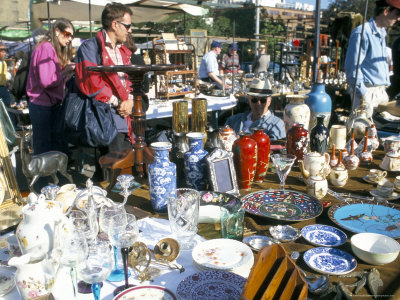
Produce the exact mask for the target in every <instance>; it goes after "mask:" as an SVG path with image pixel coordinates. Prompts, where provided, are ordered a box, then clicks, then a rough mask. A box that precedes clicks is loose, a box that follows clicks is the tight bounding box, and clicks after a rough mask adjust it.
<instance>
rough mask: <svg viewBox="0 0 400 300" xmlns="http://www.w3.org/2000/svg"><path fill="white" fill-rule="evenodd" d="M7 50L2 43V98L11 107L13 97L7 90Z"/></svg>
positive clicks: (0, 73) (0, 61)
mask: <svg viewBox="0 0 400 300" xmlns="http://www.w3.org/2000/svg"><path fill="white" fill-rule="evenodd" d="M6 54H7V48H6V46H5V45H4V44H3V43H0V98H1V99H3V102H4V104H5V105H6V106H10V103H11V96H10V92H9V91H8V88H7V63H6Z"/></svg>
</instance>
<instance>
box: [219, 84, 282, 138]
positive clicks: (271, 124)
mask: <svg viewBox="0 0 400 300" xmlns="http://www.w3.org/2000/svg"><path fill="white" fill-rule="evenodd" d="M271 96H272V90H271V84H270V83H269V81H268V79H267V80H265V81H264V80H262V79H259V78H254V79H253V81H252V83H251V85H250V90H249V92H248V93H247V99H248V101H249V106H250V110H251V111H250V112H244V113H239V114H236V115H233V116H231V117H229V118H228V120H226V123H225V125H229V127H231V128H232V129H233V130H234V131H235V133H236V134H239V132H240V131H244V132H249V133H251V132H252V129H253V128H256V127H261V128H263V129H264V132H265V133H266V134H268V136H269V138H270V139H271V140H273V141H274V140H280V139H284V138H285V137H286V131H285V125H284V123H283V121H282V120H281V119H280V118H279V117H277V116H275V115H274V114H273V112H271V111H270V110H269V106H270V105H271V100H272V97H271Z"/></svg>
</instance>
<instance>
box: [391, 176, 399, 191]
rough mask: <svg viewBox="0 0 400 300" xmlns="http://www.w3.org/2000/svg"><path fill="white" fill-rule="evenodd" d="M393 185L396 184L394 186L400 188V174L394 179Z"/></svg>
mask: <svg viewBox="0 0 400 300" xmlns="http://www.w3.org/2000/svg"><path fill="white" fill-rule="evenodd" d="M393 185H394V188H395V189H396V190H400V176H397V177H396V178H395V179H394V183H393Z"/></svg>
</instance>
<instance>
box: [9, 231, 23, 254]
mask: <svg viewBox="0 0 400 300" xmlns="http://www.w3.org/2000/svg"><path fill="white" fill-rule="evenodd" d="M7 248H8V253H9V254H10V257H14V256H21V255H22V254H21V249H20V248H19V244H18V239H17V236H16V235H15V234H13V235H10V236H9V237H7Z"/></svg>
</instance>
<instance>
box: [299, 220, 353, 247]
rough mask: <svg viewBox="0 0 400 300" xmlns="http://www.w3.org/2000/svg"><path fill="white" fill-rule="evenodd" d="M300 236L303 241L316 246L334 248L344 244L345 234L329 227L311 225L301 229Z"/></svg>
mask: <svg viewBox="0 0 400 300" xmlns="http://www.w3.org/2000/svg"><path fill="white" fill-rule="evenodd" d="M301 235H302V236H303V238H304V239H305V240H307V241H308V242H310V243H311V244H313V245H316V246H323V247H336V246H340V245H343V244H344V243H346V240H347V236H346V234H345V233H344V232H343V231H341V230H340V229H337V228H336V227H332V226H329V225H322V224H313V225H308V226H305V227H303V229H302V230H301Z"/></svg>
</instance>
